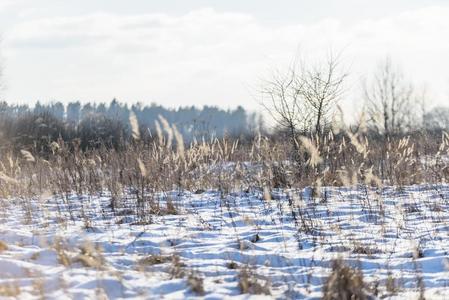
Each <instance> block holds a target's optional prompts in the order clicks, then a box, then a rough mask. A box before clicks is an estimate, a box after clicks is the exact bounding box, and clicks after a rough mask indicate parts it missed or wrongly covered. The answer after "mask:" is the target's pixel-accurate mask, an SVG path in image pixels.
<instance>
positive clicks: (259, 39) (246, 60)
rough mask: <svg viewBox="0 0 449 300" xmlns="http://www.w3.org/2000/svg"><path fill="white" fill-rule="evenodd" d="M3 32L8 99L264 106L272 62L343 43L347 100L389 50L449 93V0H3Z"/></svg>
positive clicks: (435, 96) (443, 94)
mask: <svg viewBox="0 0 449 300" xmlns="http://www.w3.org/2000/svg"><path fill="white" fill-rule="evenodd" d="M0 36H1V43H0V57H1V60H0V63H1V67H2V73H3V75H2V78H1V82H2V86H3V88H2V91H1V94H0V98H2V99H4V100H6V101H8V102H17V103H28V104H31V103H34V102H35V101H37V100H40V101H43V102H50V101H62V102H65V103H67V102H68V101H75V100H79V101H81V102H87V101H95V102H109V101H111V100H112V99H113V98H117V99H118V100H120V101H122V102H127V103H135V102H137V101H139V102H142V103H143V104H149V103H152V102H155V103H158V104H163V105H165V106H168V107H177V106H187V105H188V106H190V105H196V106H202V105H218V106H221V107H223V108H233V107H236V106H238V105H242V106H244V107H245V108H248V109H251V110H257V109H259V108H260V106H259V103H258V102H259V97H258V93H257V92H258V91H259V89H260V84H261V82H262V80H263V79H264V78H268V77H269V76H270V74H271V73H272V72H273V70H274V69H281V70H282V68H285V67H287V66H288V64H289V62H291V61H292V59H293V58H294V57H295V56H297V55H298V53H300V56H301V57H306V58H307V59H308V60H309V59H310V60H311V61H319V60H320V59H321V58H324V57H325V54H326V53H327V52H328V51H329V49H333V50H334V51H337V52H339V53H340V52H341V53H342V61H343V64H344V66H345V69H346V70H348V72H349V73H350V75H351V76H350V77H348V89H347V91H346V94H345V95H344V99H343V105H345V106H347V107H353V106H357V104H360V103H361V101H362V97H361V91H360V88H359V86H360V82H362V81H363V80H364V79H365V78H368V77H369V76H370V75H371V74H372V73H373V72H374V71H375V69H376V67H377V66H378V64H379V62H380V61H382V60H383V59H385V57H386V56H389V57H391V59H392V60H393V62H394V63H395V64H397V65H398V66H400V67H401V68H402V70H403V72H404V74H405V75H406V77H407V78H408V79H409V80H410V81H412V82H413V83H414V84H415V86H416V87H419V88H420V89H421V88H423V89H424V88H425V89H426V91H427V94H428V98H429V101H430V100H432V101H431V104H429V105H440V104H445V103H449V38H448V37H449V1H447V0H378V1H367V0H315V1H305V0H277V1H274V0H272V1H268V0H221V1H218V0H215V1H203V0H164V1H162V0H161V1H154V0H128V1H124V0H77V1H68V0H39V1H36V0H0ZM359 102H360V103H359Z"/></svg>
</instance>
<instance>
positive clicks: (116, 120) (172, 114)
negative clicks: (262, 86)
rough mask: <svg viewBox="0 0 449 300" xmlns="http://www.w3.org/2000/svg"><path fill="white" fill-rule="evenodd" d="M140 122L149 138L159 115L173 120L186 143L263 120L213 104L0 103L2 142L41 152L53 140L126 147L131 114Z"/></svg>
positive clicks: (237, 133) (248, 128)
mask: <svg viewBox="0 0 449 300" xmlns="http://www.w3.org/2000/svg"><path fill="white" fill-rule="evenodd" d="M131 113H133V114H134V115H135V116H136V118H137V120H138V124H139V126H140V131H141V136H142V138H143V140H144V141H151V140H152V139H153V138H154V136H155V135H156V129H157V128H156V127H158V126H162V125H163V124H161V123H163V122H164V120H166V121H167V122H168V123H170V124H174V125H175V126H176V127H177V129H178V131H179V132H180V133H181V134H182V135H183V138H184V140H185V141H186V142H190V141H192V140H193V139H197V140H201V139H208V140H209V139H211V138H221V137H223V136H230V137H235V138H237V137H242V136H245V135H252V134H254V133H255V132H256V131H258V130H260V129H262V127H263V120H262V118H261V116H260V115H258V114H256V113H248V112H247V111H246V110H245V109H243V108H242V107H241V106H239V107H237V108H235V109H232V110H231V109H228V110H224V109H220V108H218V107H214V106H204V107H203V108H197V107H195V106H190V107H181V108H178V109H167V108H164V107H162V106H160V105H156V104H151V105H149V106H148V105H142V104H140V103H137V104H133V105H131V106H129V105H128V104H125V103H120V102H119V101H117V100H115V99H114V100H112V101H111V102H110V103H109V104H105V103H100V104H95V103H86V104H81V103H80V102H71V103H68V104H67V105H64V104H63V103H61V102H54V103H49V104H42V103H40V102H37V103H36V104H35V105H34V106H33V107H30V106H28V105H10V104H8V103H6V102H2V103H0V126H1V127H0V132H1V138H2V147H12V148H15V149H21V148H30V147H33V148H34V149H36V148H38V149H36V150H40V151H46V150H48V149H47V148H48V145H49V144H50V143H51V142H53V141H56V140H58V139H59V140H62V141H66V142H68V141H73V140H76V141H77V142H78V143H79V145H80V147H82V148H83V149H88V148H94V147H99V146H106V147H114V148H116V149H118V148H120V147H122V146H125V145H126V143H128V142H130V140H131V128H130V121H129V120H130V114H131Z"/></svg>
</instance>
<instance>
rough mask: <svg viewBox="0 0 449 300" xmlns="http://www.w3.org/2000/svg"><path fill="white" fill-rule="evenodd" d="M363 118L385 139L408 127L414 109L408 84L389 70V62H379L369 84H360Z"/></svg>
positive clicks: (411, 120) (390, 65)
mask: <svg viewBox="0 0 449 300" xmlns="http://www.w3.org/2000/svg"><path fill="white" fill-rule="evenodd" d="M364 96H365V100H366V107H367V114H368V116H369V121H370V124H371V127H372V128H374V129H375V130H377V131H378V132H379V133H381V134H383V135H384V136H385V137H388V136H390V135H392V134H397V133H401V132H404V131H405V130H407V129H409V128H410V127H411V126H412V122H413V115H414V113H415V110H416V106H413V105H412V104H413V102H414V100H416V99H415V96H414V90H413V86H412V84H411V83H409V82H407V81H406V80H405V79H404V76H403V74H402V72H401V71H400V70H399V69H398V68H396V67H394V66H393V64H392V61H391V59H390V58H387V59H386V60H385V61H384V62H382V63H381V64H380V66H379V68H378V70H377V72H376V74H375V75H374V77H373V79H372V80H371V81H370V82H366V83H365V84H364Z"/></svg>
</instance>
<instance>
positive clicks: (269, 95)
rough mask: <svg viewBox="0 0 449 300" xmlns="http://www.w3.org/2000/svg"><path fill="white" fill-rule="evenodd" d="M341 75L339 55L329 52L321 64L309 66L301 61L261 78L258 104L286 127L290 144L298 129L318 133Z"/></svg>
mask: <svg viewBox="0 0 449 300" xmlns="http://www.w3.org/2000/svg"><path fill="white" fill-rule="evenodd" d="M345 78H346V74H344V73H342V72H340V63H339V57H337V56H334V55H332V54H331V55H329V57H328V59H327V61H326V63H325V64H315V65H313V66H311V67H309V66H307V65H306V64H305V63H304V61H301V62H300V63H299V64H297V63H295V64H292V65H291V66H290V68H289V69H288V70H287V72H285V73H282V72H279V71H277V72H275V74H274V75H273V76H272V78H271V80H267V81H265V82H264V86H263V89H262V95H263V97H262V105H263V106H264V107H265V109H266V110H267V111H268V113H269V114H270V115H271V116H272V117H273V120H274V121H275V123H276V125H277V126H279V127H280V128H282V129H285V130H287V132H288V133H289V135H290V138H291V139H292V141H293V144H296V143H297V140H296V135H297V133H298V132H303V133H315V134H316V135H318V136H319V137H320V136H321V135H322V133H323V132H324V130H325V129H326V128H328V125H329V124H330V121H331V119H332V114H333V113H334V110H335V108H336V106H337V103H338V101H339V100H340V98H341V95H342V92H343V82H344V79H345Z"/></svg>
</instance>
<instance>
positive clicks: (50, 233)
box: [0, 185, 449, 299]
mask: <svg viewBox="0 0 449 300" xmlns="http://www.w3.org/2000/svg"><path fill="white" fill-rule="evenodd" d="M310 195H311V191H310V189H306V190H304V191H273V195H272V200H264V199H263V198H264V197H263V192H262V191H257V190H256V191H251V192H248V193H231V194H230V195H227V196H225V197H222V196H221V194H220V193H219V192H217V191H206V192H204V193H201V194H195V193H190V192H183V193H182V194H179V192H171V193H166V194H161V195H160V199H161V206H164V205H165V201H166V200H167V199H171V201H173V203H174V204H175V206H176V208H177V211H178V213H177V214H175V215H159V216H156V215H153V216H151V219H150V218H148V220H151V222H139V220H140V219H139V217H138V216H136V215H134V214H130V209H132V208H133V207H134V206H135V203H134V201H133V199H132V196H131V195H128V197H126V199H125V200H124V203H123V207H122V208H121V209H118V210H117V211H116V214H113V213H112V211H111V209H110V208H109V201H110V200H109V197H108V194H107V193H104V194H103V195H98V196H95V197H88V196H77V195H71V196H70V197H69V199H68V201H63V200H62V199H59V198H55V197H49V198H41V199H3V200H1V201H0V206H1V210H0V211H1V213H0V241H2V242H3V243H5V245H6V248H7V249H4V250H3V251H0V296H7V295H12V294H14V293H15V294H16V296H17V297H19V298H30V299H33V298H40V297H41V296H42V295H44V296H45V298H47V299H86V298H102V297H103V298H110V299H117V298H137V299H160V298H162V297H163V298H164V299H185V298H193V299H194V298H202V297H204V298H205V299H223V298H224V299H226V298H233V299H234V298H236V299H252V298H257V299H264V298H266V299H272V298H278V299H279V298H282V299H285V298H290V299H302V298H306V299H308V298H320V297H321V296H322V288H323V284H324V282H325V280H326V278H327V277H328V276H329V274H330V271H331V265H332V261H333V260H334V259H336V258H342V259H343V261H344V262H345V263H346V264H348V265H350V266H352V267H354V268H360V269H361V270H362V271H363V275H364V280H365V282H367V283H368V284H369V285H371V286H374V285H375V284H376V283H377V284H378V295H379V297H380V296H388V297H390V298H392V299H409V298H412V299H413V298H417V297H418V296H419V292H420V288H419V284H418V282H419V281H420V280H421V281H422V282H423V284H424V288H425V296H426V298H429V299H444V298H445V297H447V295H449V269H448V267H449V260H448V258H449V256H448V251H449V239H448V237H449V210H448V208H449V186H448V185H420V186H408V187H403V188H398V187H385V188H383V189H367V188H365V187H361V186H360V187H353V188H331V187H327V188H323V191H322V197H321V198H316V199H313V198H312V197H311V196H310ZM323 195H326V197H324V196H323ZM290 204H292V205H293V206H294V207H295V208H294V210H293V212H294V213H295V216H293V214H292V208H291V205H290ZM146 217H149V216H148V215H147V216H146ZM295 218H296V220H295ZM152 255H153V257H159V258H161V261H158V263H155V264H152V263H142V261H143V259H145V258H151V257H152ZM173 256H176V257H179V259H180V263H179V264H178V268H179V269H180V270H181V272H182V273H183V274H184V275H183V276H180V278H176V276H173V274H174V271H173V268H175V265H176V264H175V263H173V260H172V258H173ZM64 259H65V260H64ZM86 264H87V265H86ZM245 267H246V268H248V269H249V270H250V273H251V274H253V275H254V276H255V278H257V280H258V282H259V283H260V284H261V285H265V284H266V283H267V284H268V285H269V289H270V293H271V295H249V294H241V291H240V289H239V286H238V282H239V274H240V272H241V269H242V268H245ZM178 271H179V270H178ZM189 274H196V276H197V277H199V278H202V279H203V286H204V291H205V293H204V295H203V296H201V295H200V294H198V293H196V292H194V291H193V290H192V286H191V285H190V284H189V280H188V277H189ZM389 278H390V279H391V278H394V282H395V285H396V287H397V289H396V291H394V292H391V291H387V290H386V288H385V286H386V282H387V280H388V279H389ZM7 287H9V289H7ZM11 287H18V288H19V290H14V289H12V290H11Z"/></svg>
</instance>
